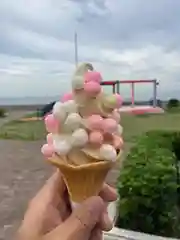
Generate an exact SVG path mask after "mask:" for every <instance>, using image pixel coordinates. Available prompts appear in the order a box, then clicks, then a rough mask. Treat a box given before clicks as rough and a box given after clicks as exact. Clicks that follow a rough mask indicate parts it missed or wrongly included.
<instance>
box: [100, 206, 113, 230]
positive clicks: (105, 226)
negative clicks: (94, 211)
mask: <svg viewBox="0 0 180 240" xmlns="http://www.w3.org/2000/svg"><path fill="white" fill-rule="evenodd" d="M108 205H109V204H108V203H106V204H105V207H104V211H103V214H102V215H101V220H100V223H99V228H100V229H101V230H103V231H106V232H108V231H110V230H111V229H112V228H113V219H111V218H110V217H109V213H108Z"/></svg>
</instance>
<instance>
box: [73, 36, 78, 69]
mask: <svg viewBox="0 0 180 240" xmlns="http://www.w3.org/2000/svg"><path fill="white" fill-rule="evenodd" d="M74 54H75V59H74V60H75V65H76V67H77V66H78V38H77V32H75V33H74Z"/></svg>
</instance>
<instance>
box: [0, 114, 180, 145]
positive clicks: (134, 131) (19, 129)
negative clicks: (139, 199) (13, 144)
mask: <svg viewBox="0 0 180 240" xmlns="http://www.w3.org/2000/svg"><path fill="white" fill-rule="evenodd" d="M31 116H36V113H32V114H30V115H29V114H28V116H27V115H26V116H25V117H31ZM121 124H122V126H123V128H124V140H125V142H126V143H128V145H131V144H133V143H135V141H136V137H137V136H139V135H140V134H142V133H143V132H146V131H149V130H158V129H160V130H164V129H166V130H179V129H180V113H173V114H171V113H165V114H159V115H158V114H157V115H145V116H132V115H130V114H127V113H126V114H125V113H123V114H122V115H121ZM45 135H46V131H45V128H44V123H43V121H32V122H21V121H18V120H17V121H11V122H8V123H6V124H4V125H3V126H2V127H0V138H1V139H22V140H40V139H44V138H45Z"/></svg>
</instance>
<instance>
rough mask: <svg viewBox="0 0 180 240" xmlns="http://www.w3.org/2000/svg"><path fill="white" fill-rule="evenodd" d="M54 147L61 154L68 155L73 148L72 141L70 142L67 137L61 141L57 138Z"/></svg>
mask: <svg viewBox="0 0 180 240" xmlns="http://www.w3.org/2000/svg"><path fill="white" fill-rule="evenodd" d="M53 145H54V149H55V151H56V152H57V153H58V154H59V155H66V154H68V153H69V151H70V150H71V143H70V142H68V141H67V140H66V139H64V140H63V139H61V140H60V141H58V140H55V141H54V143H53Z"/></svg>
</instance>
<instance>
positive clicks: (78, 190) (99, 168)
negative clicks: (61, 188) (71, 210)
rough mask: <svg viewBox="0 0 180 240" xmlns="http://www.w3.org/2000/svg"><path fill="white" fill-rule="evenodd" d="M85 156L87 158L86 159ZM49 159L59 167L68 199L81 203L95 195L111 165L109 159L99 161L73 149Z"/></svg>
mask: <svg viewBox="0 0 180 240" xmlns="http://www.w3.org/2000/svg"><path fill="white" fill-rule="evenodd" d="M77 157H78V160H80V162H81V164H79V165H77V162H76V161H77ZM87 158H89V159H88V161H87ZM49 161H50V162H51V164H53V165H55V166H56V167H57V168H59V169H60V171H61V173H62V175H63V178H64V181H65V183H66V186H67V189H68V192H69V195H70V199H71V201H72V202H74V203H81V202H82V201H84V200H85V199H87V198H89V197H91V196H97V195H98V194H99V192H100V190H101V188H102V185H103V183H104V181H105V178H106V176H107V174H108V172H109V170H110V169H111V168H112V167H113V162H111V161H99V160H96V159H93V158H91V157H90V156H89V157H87V155H86V154H84V153H82V152H80V151H79V152H77V151H74V152H72V153H71V154H69V155H68V156H64V157H60V156H57V155H55V156H54V157H53V158H51V159H49ZM68 162H73V163H74V164H69V163H68Z"/></svg>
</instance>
